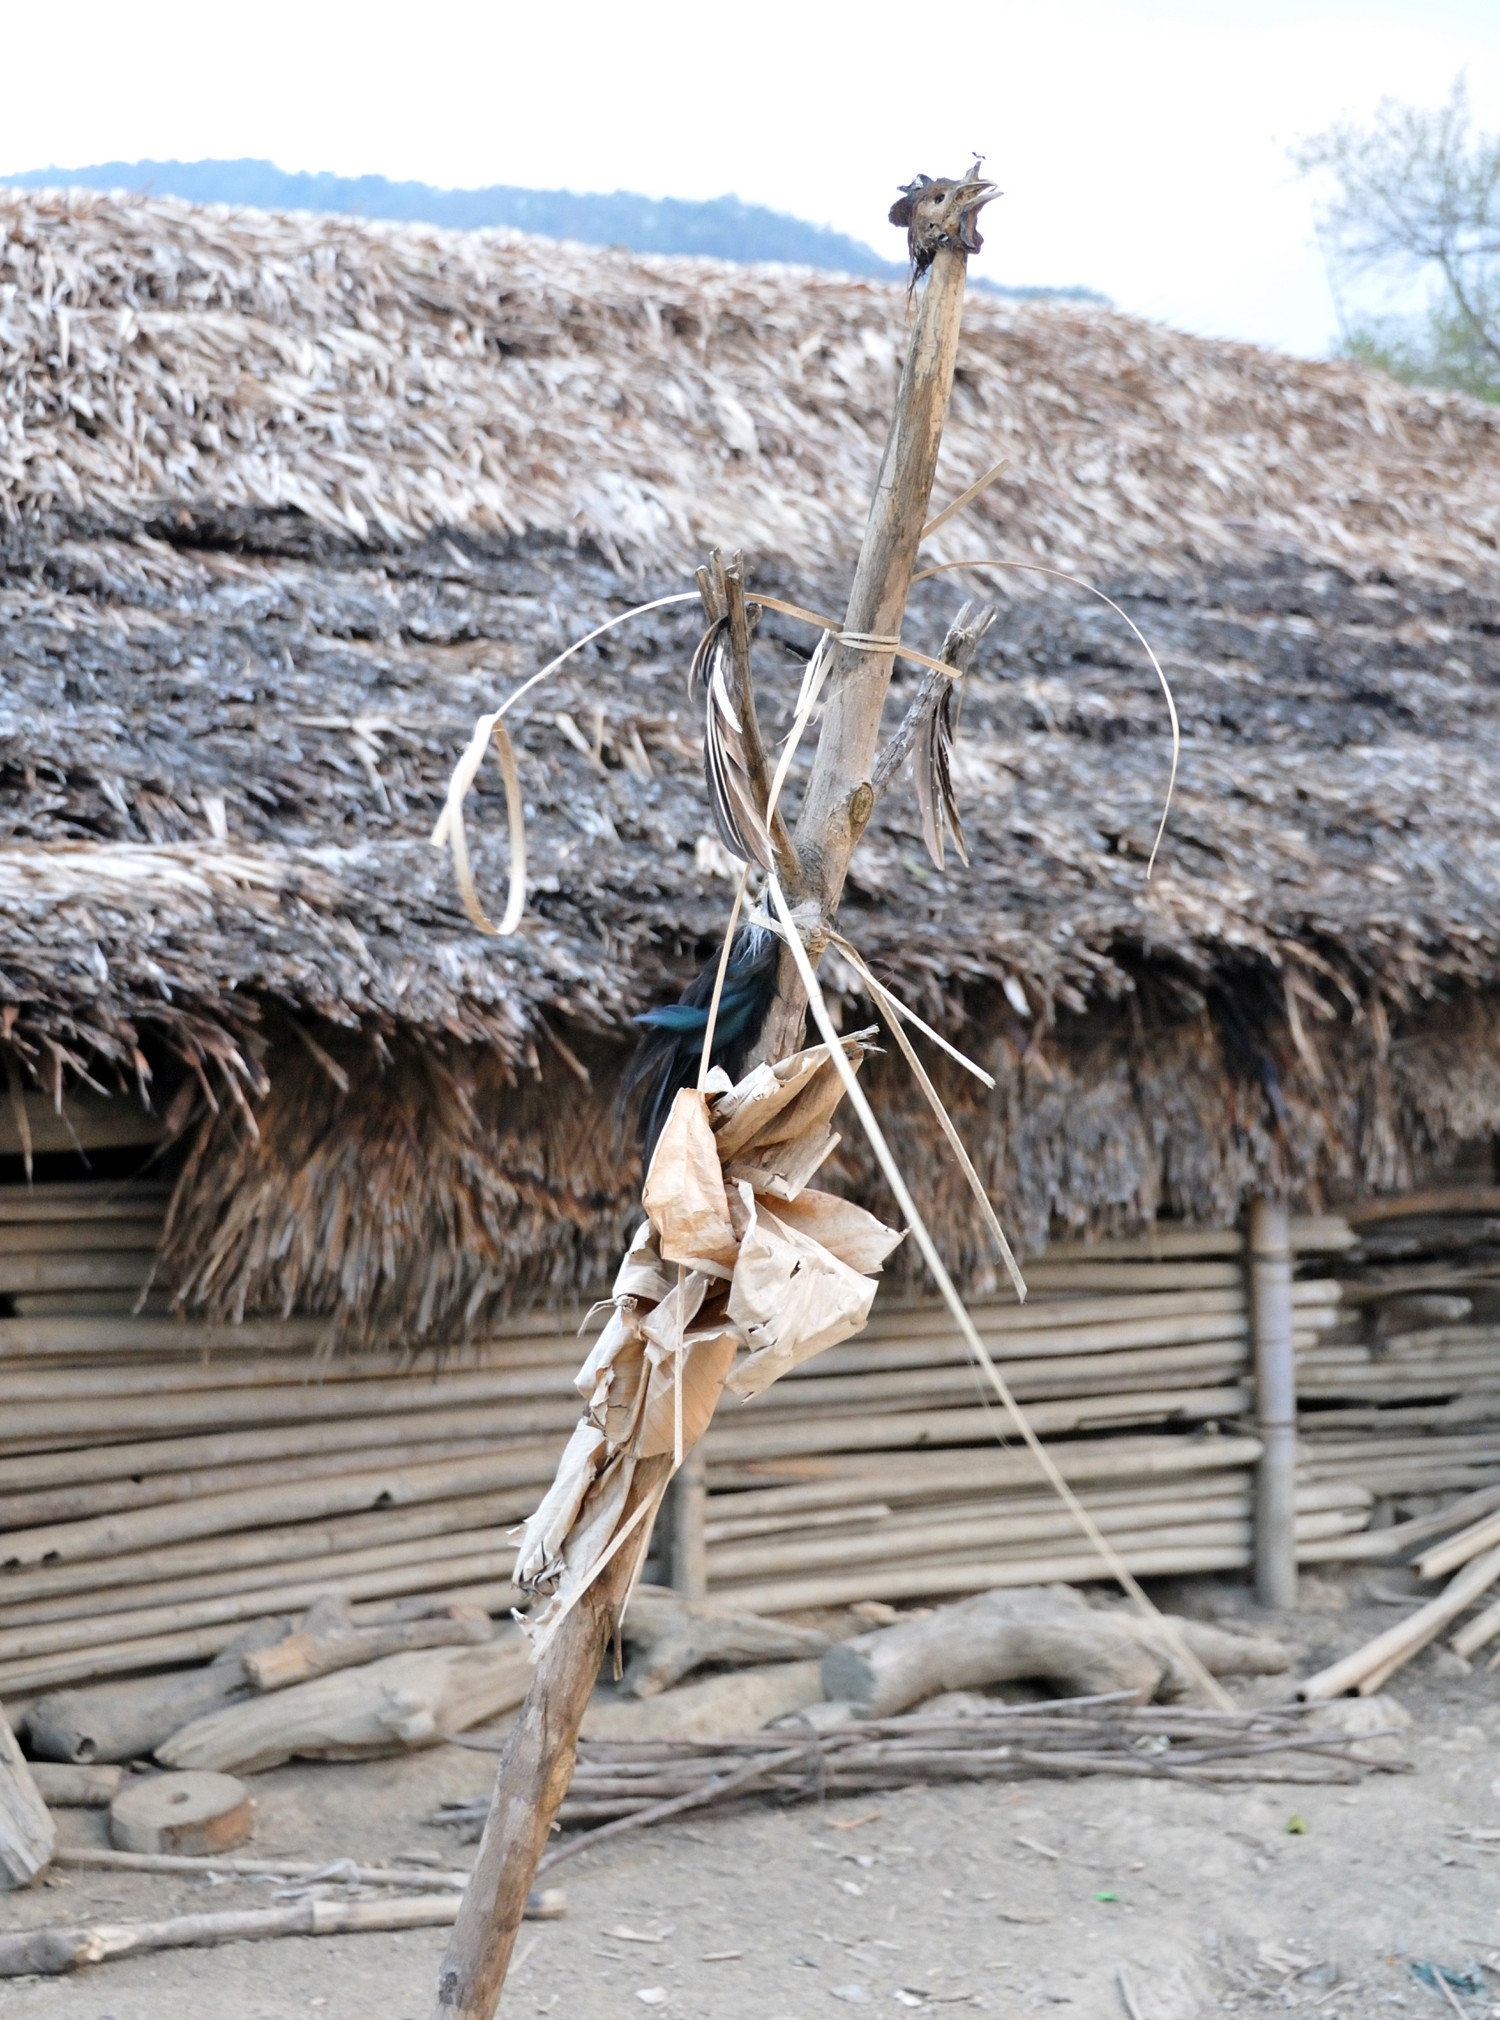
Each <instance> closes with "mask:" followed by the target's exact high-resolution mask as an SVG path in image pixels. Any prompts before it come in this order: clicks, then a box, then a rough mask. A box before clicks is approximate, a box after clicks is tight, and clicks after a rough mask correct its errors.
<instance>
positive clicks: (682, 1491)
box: [670, 1445, 708, 1599]
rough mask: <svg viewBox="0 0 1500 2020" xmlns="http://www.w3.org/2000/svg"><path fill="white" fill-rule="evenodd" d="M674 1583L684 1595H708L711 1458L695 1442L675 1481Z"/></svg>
mask: <svg viewBox="0 0 1500 2020" xmlns="http://www.w3.org/2000/svg"><path fill="white" fill-rule="evenodd" d="M670 1505H671V1511H672V1569H671V1576H672V1584H673V1587H674V1588H675V1589H676V1590H677V1591H678V1592H680V1593H681V1594H682V1596H683V1598H684V1599H706V1598H707V1597H708V1543H707V1539H706V1537H705V1534H704V1525H705V1523H706V1521H707V1518H708V1460H707V1457H706V1456H705V1454H704V1450H703V1447H702V1446H701V1445H695V1446H694V1447H693V1449H692V1451H691V1452H689V1453H688V1454H687V1456H686V1457H685V1458H684V1460H683V1462H682V1467H681V1470H680V1471H679V1472H678V1474H677V1475H676V1477H675V1478H674V1480H673V1482H672V1496H671V1504H670Z"/></svg>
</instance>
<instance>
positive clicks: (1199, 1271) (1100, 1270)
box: [1026, 1262, 1243, 1293]
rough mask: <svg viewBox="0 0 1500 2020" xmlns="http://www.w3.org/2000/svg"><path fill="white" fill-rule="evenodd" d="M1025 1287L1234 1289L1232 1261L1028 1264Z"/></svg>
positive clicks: (1236, 1266)
mask: <svg viewBox="0 0 1500 2020" xmlns="http://www.w3.org/2000/svg"><path fill="white" fill-rule="evenodd" d="M1026 1282H1027V1284H1028V1286H1031V1287H1034V1288H1035V1289H1037V1290H1039V1291H1072V1292H1075V1293H1077V1292H1079V1291H1200V1290H1201V1291H1206V1290H1232V1289H1237V1288H1238V1287H1239V1286H1240V1285H1241V1283H1242V1282H1243V1279H1242V1277H1241V1274H1240V1267H1239V1264H1238V1263H1236V1262H1168V1263H1107V1262H1105V1263H1086V1262H1064V1263H1049V1262H1039V1263H1028V1264H1027V1267H1026Z"/></svg>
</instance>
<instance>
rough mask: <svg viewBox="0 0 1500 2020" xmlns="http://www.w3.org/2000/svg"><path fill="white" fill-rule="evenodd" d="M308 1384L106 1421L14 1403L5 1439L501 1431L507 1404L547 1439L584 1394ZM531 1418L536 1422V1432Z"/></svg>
mask: <svg viewBox="0 0 1500 2020" xmlns="http://www.w3.org/2000/svg"><path fill="white" fill-rule="evenodd" d="M309 1376H310V1378H309V1379H304V1380H302V1381H291V1382H287V1381H283V1382H281V1383H279V1384H276V1385H274V1386H273V1385H272V1384H269V1383H264V1384H260V1385H258V1386H255V1387H250V1388H244V1389H240V1388H232V1389H221V1388H219V1387H218V1386H217V1385H209V1386H205V1387H204V1388H202V1389H199V1390H183V1389H177V1390H174V1391H173V1392H172V1393H170V1394H167V1395H151V1394H147V1395H126V1394H116V1395H115V1396H113V1397H112V1398H111V1400H110V1407H109V1411H108V1414H107V1418H106V1417H105V1416H103V1415H102V1414H101V1412H100V1409H99V1404H98V1401H97V1400H96V1398H94V1397H92V1396H80V1397H76V1398H75V1397H73V1396H60V1397H55V1398H49V1399H47V1400H43V1401H37V1402H23V1401H21V1400H20V1399H19V1398H18V1399H17V1400H16V1402H15V1403H14V1405H11V1404H10V1403H7V1407H6V1412H5V1421H4V1436H5V1439H6V1441H7V1443H9V1444H11V1445H15V1444H18V1443H19V1441H20V1440H21V1439H23V1438H27V1437H39V1438H42V1437H52V1436H55V1435H57V1434H58V1433H69V1434H73V1435H77V1434H78V1433H89V1432H92V1433H94V1434H95V1435H97V1434H98V1433H99V1432H100V1431H101V1430H104V1431H107V1434H108V1436H109V1438H110V1440H111V1442H114V1443H123V1442H124V1437H125V1434H126V1433H128V1432H139V1433H143V1434H145V1433H150V1434H152V1435H155V1436H171V1437H173V1438H175V1437H177V1436H179V1435H181V1434H183V1433H186V1432H189V1431H195V1430H202V1429H203V1428H204V1427H205V1426H215V1427H219V1428H224V1429H227V1428H228V1427H229V1426H231V1425H238V1424H244V1425H255V1424H280V1423H285V1424H290V1425H298V1426H306V1427H308V1429H309V1430H311V1429H312V1427H313V1426H315V1425H317V1424H322V1423H330V1422H337V1423H338V1424H339V1425H340V1427H341V1429H343V1428H348V1429H353V1428H354V1427H355V1426H357V1425H361V1424H364V1423H369V1422H372V1421H374V1420H376V1419H378V1418H379V1417H380V1416H381V1415H383V1414H389V1415H391V1416H398V1417H401V1418H402V1419H403V1420H406V1419H410V1418H412V1417H413V1416H423V1417H427V1418H443V1417H451V1416H452V1413H453V1412H454V1411H455V1410H456V1409H458V1408H460V1407H462V1406H465V1405H468V1406H475V1405H477V1406H480V1407H481V1408H485V1409H487V1411H488V1412H489V1414H493V1415H494V1416H495V1417H496V1420H497V1421H498V1416H499V1413H498V1409H497V1408H496V1406H498V1405H500V1404H502V1403H503V1404H505V1405H506V1406H507V1408H508V1409H509V1410H510V1412H511V1414H512V1415H513V1417H514V1419H515V1422H516V1428H517V1429H518V1430H531V1429H546V1430H551V1429H552V1428H553V1425H554V1423H563V1422H566V1421H567V1413H568V1412H571V1413H572V1415H573V1416H575V1417H576V1415H577V1413H578V1407H579V1404H578V1391H577V1390H576V1389H575V1388H574V1387H573V1384H572V1381H571V1379H570V1378H569V1376H568V1375H567V1374H566V1373H564V1371H563V1370H562V1369H561V1368H558V1369H556V1370H551V1369H546V1368H543V1369H539V1370H535V1371H531V1370H528V1371H525V1372H520V1373H517V1372H513V1371H511V1370H509V1369H504V1368H496V1369H493V1370H491V1369H482V1370H479V1371H476V1372H474V1373H466V1374H461V1375H454V1374H445V1375H443V1376H441V1377H438V1376H435V1375H418V1376H414V1377H413V1376H404V1377H403V1376H396V1375H387V1376H386V1377H384V1378H383V1379H374V1380H370V1379H366V1380H361V1381H358V1382H352V1383H351V1382H348V1381H333V1382H328V1383H323V1382H320V1381H318V1380H317V1379H316V1377H315V1375H313V1373H312V1371H311V1370H310V1371H309ZM489 1414H487V1415H486V1419H485V1421H486V1423H488V1421H489ZM533 1417H536V1418H538V1419H539V1421H538V1422H536V1423H533V1422H532V1419H533ZM454 1422H455V1423H456V1422H457V1419H454ZM452 1434H453V1431H452V1426H451V1425H450V1426H449V1435H452ZM437 1435H442V1434H441V1433H438V1434H437Z"/></svg>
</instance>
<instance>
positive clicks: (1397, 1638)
mask: <svg viewBox="0 0 1500 2020" xmlns="http://www.w3.org/2000/svg"><path fill="white" fill-rule="evenodd" d="M1497 1578H1500V1549H1496V1550H1490V1551H1487V1552H1486V1554H1485V1555H1484V1556H1483V1557H1478V1558H1475V1559H1474V1561H1473V1562H1472V1563H1470V1564H1466V1565H1465V1566H1464V1568H1463V1570H1462V1571H1460V1572H1459V1574H1458V1576H1457V1577H1456V1578H1454V1579H1452V1580H1451V1581H1450V1582H1449V1584H1448V1585H1447V1587H1446V1588H1445V1589H1444V1590H1443V1591H1442V1592H1440V1593H1439V1594H1438V1596H1437V1598H1436V1599H1430V1600H1429V1601H1428V1602H1427V1604H1426V1605H1425V1606H1423V1607H1419V1608H1418V1610H1417V1611H1416V1612H1415V1613H1412V1614H1408V1616H1407V1618H1406V1619H1405V1620H1400V1621H1397V1623H1396V1625H1395V1626H1394V1627H1390V1628H1387V1629H1386V1631H1385V1633H1384V1634H1377V1635H1376V1637H1375V1639H1374V1640H1373V1641H1370V1642H1366V1644H1365V1646H1364V1647H1363V1648H1357V1649H1356V1650H1355V1651H1354V1653H1353V1654H1352V1655H1346V1656H1345V1657H1344V1658H1343V1660H1342V1661H1341V1662H1335V1663H1332V1664H1331V1665H1330V1666H1329V1667H1328V1668H1327V1669H1321V1670H1319V1671H1318V1673H1317V1675H1316V1676H1310V1677H1309V1678H1308V1679H1307V1681H1306V1682H1305V1683H1304V1684H1302V1685H1301V1687H1300V1688H1299V1690H1298V1692H1297V1695H1298V1696H1299V1697H1300V1698H1302V1699H1303V1700H1304V1701H1305V1702H1307V1703H1310V1704H1313V1703H1318V1702H1320V1701H1322V1700H1323V1699H1325V1698H1330V1697H1342V1696H1343V1695H1344V1694H1345V1692H1347V1691H1351V1690H1357V1691H1358V1692H1359V1694H1360V1696H1361V1697H1369V1696H1371V1695H1372V1694H1373V1693H1374V1692H1375V1691H1377V1690H1378V1689H1379V1688H1380V1686H1381V1685H1382V1684H1383V1683H1384V1682H1385V1681H1386V1679H1387V1678H1388V1677H1390V1676H1392V1675H1393V1674H1394V1673H1395V1671H1396V1670H1398V1669H1399V1668H1400V1667H1401V1665H1402V1664H1403V1663H1406V1662H1410V1660H1411V1658H1412V1657H1413V1656H1414V1655H1416V1654H1418V1653H1419V1652H1420V1651H1421V1650H1422V1649H1424V1648H1425V1647H1426V1646H1427V1644H1428V1642H1429V1641H1433V1640H1435V1639H1436V1638H1437V1636H1438V1635H1439V1634H1441V1633H1442V1631H1443V1629H1444V1628H1445V1627H1446V1626H1447V1625H1448V1622H1449V1621H1450V1620H1455V1619H1457V1617H1458V1615H1459V1614H1460V1613H1462V1612H1463V1611H1464V1609H1465V1608H1466V1607H1469V1606H1472V1605H1473V1604H1474V1601H1475V1600H1476V1599H1477V1598H1478V1597H1479V1596H1480V1594H1481V1593H1482V1592H1485V1591H1487V1590H1488V1589H1489V1587H1490V1586H1491V1585H1493V1584H1494V1582H1495V1580H1496V1579H1497Z"/></svg>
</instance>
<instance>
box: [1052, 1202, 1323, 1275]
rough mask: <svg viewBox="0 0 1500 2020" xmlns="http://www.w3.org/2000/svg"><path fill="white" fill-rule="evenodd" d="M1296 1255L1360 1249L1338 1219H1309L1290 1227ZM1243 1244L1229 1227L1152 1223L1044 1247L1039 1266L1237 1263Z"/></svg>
mask: <svg viewBox="0 0 1500 2020" xmlns="http://www.w3.org/2000/svg"><path fill="white" fill-rule="evenodd" d="M1290 1233H1291V1242H1292V1247H1293V1249H1294V1250H1295V1251H1296V1252H1297V1253H1298V1254H1299V1255H1303V1254H1305V1255H1338V1254H1341V1253H1342V1252H1343V1251H1344V1250H1345V1249H1351V1248H1355V1247H1357V1246H1358V1243H1359V1237H1358V1236H1357V1235H1356V1234H1355V1232H1354V1230H1353V1229H1352V1228H1351V1227H1350V1225H1349V1223H1348V1221H1347V1220H1345V1219H1344V1218H1343V1216H1342V1215H1340V1214H1312V1215H1304V1216H1302V1217H1301V1218H1298V1219H1295V1220H1293V1221H1292V1223H1291V1227H1290ZM1244 1247H1245V1244H1244V1238H1243V1236H1242V1235H1241V1234H1240V1231H1239V1229H1238V1228H1233V1227H1222V1228H1219V1227H1214V1228H1208V1227H1183V1226H1181V1225H1175V1226H1174V1225H1164V1224H1163V1223H1162V1222H1159V1221H1158V1222H1156V1223H1154V1224H1153V1225H1152V1226H1150V1227H1148V1228H1146V1229H1145V1230H1144V1231H1143V1232H1142V1233H1140V1234H1138V1235H1129V1236H1126V1237H1124V1238H1123V1239H1120V1240H1113V1241H1095V1242H1089V1241H1074V1242H1048V1244H1047V1247H1046V1250H1045V1252H1044V1253H1043V1255H1042V1256H1041V1257H1040V1258H1038V1260H1040V1261H1043V1262H1049V1263H1053V1262H1135V1261H1140V1262H1177V1261H1181V1260H1183V1259H1185V1258H1202V1257H1207V1256H1233V1257H1239V1256H1241V1255H1242V1254H1243V1253H1244Z"/></svg>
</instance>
